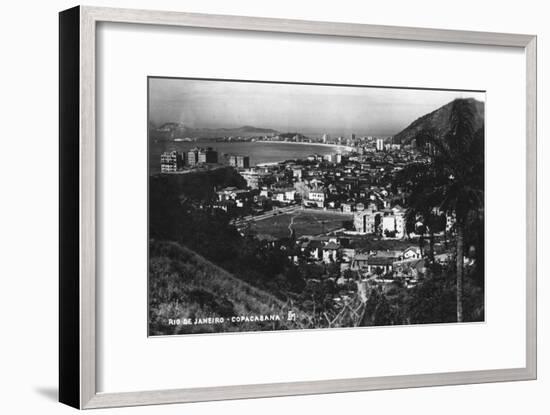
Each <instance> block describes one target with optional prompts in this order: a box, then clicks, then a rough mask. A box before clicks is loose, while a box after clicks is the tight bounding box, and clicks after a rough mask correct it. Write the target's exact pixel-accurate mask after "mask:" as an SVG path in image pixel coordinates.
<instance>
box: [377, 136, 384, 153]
mask: <svg viewBox="0 0 550 415" xmlns="http://www.w3.org/2000/svg"><path fill="white" fill-rule="evenodd" d="M376 150H377V151H383V150H384V139H383V138H377V139H376Z"/></svg>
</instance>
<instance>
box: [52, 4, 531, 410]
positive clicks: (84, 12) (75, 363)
mask: <svg viewBox="0 0 550 415" xmlns="http://www.w3.org/2000/svg"><path fill="white" fill-rule="evenodd" d="M100 22H117V23H132V24H142V25H164V26H176V27H178V26H179V27H194V28H203V29H217V30H220V29H223V30H240V31H243V30H245V31H251V32H272V33H291V34H310V35H324V36H336V37H340V38H367V39H390V40H396V41H425V42H437V43H444V44H470V45H483V46H489V47H492V46H493V47H502V46H504V47H510V48H516V49H520V50H522V51H524V54H525V72H526V77H527V78H526V85H527V88H526V91H525V94H526V95H525V99H526V113H525V115H526V125H525V132H526V137H527V140H526V154H527V160H526V164H527V183H526V188H527V196H526V197H527V199H526V209H527V215H526V216H527V234H526V241H527V252H526V264H525V266H526V280H525V284H526V286H525V287H526V307H527V308H526V316H527V321H526V331H525V345H526V349H525V350H526V359H525V362H526V365H525V367H521V368H503V369H498V370H479V371H465V372H450V373H425V374H415V375H402V376H384V377H365V378H349V379H332V380H322V381H303V382H289V383H272V384H249V385H238V386H219V387H205V388H193V389H171V390H155V391H135V392H124V393H99V392H98V391H97V389H96V371H97V370H98V368H97V356H96V300H97V298H96V296H97V294H96V174H97V171H96V168H97V167H96V166H97V164H96V161H97V159H96V30H97V25H98V23H100ZM59 35H60V38H59V42H60V43H59V46H60V54H59V55H60V60H59V68H60V74H59V80H60V91H59V95H60V275H59V290H60V300H59V301H60V305H59V306H60V313H59V315H60V317H59V319H60V321H59V323H60V334H59V340H60V347H59V358H60V359H59V360H60V363H59V400H60V402H62V403H65V404H68V405H70V406H73V407H75V408H79V409H88V408H105V407H119V406H132V405H150V404H168V403H182V402H196V401H214V400H225V399H241V398H261V397H275V396H289V395H305V394H321V393H335V392H351V391H368V390H380V389H396V388H413V387H424V386H435V385H457V384H471V383H484V382H501V381H519V380H531V379H535V378H536V373H537V370H536V369H537V334H536V329H537V328H536V325H537V301H536V280H537V277H536V275H537V269H536V262H537V261H536V259H537V246H536V243H537V237H536V224H537V212H536V198H537V194H536V187H537V186H536V180H537V166H536V159H537V148H536V146H537V131H536V101H537V97H536V93H537V74H536V59H537V57H536V54H537V38H536V36H534V35H523V34H507V33H485V32H472V31H456V30H441V29H423V28H412V27H392V26H379V25H366V24H355V23H353V24H352V23H334V22H319V21H303V20H286V19H273V18H257V17H241V16H223V15H207V14H195V13H181V12H166V11H151V10H128V9H112V8H99V7H87V6H78V7H75V8H72V9H68V10H65V11H63V12H61V13H60V15H59Z"/></svg>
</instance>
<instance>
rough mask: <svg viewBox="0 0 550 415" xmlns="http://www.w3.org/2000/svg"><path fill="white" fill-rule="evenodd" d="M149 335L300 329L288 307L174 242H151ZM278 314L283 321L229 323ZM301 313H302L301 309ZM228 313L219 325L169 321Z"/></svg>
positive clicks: (219, 315) (220, 315)
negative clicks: (234, 318) (289, 316)
mask: <svg viewBox="0 0 550 415" xmlns="http://www.w3.org/2000/svg"><path fill="white" fill-rule="evenodd" d="M149 257H150V258H149V334H150V335H166V334H184V333H209V332H222V331H227V332H228V331H257V330H285V329H295V328H300V327H298V325H299V323H297V322H296V323H294V322H287V321H286V314H287V312H288V311H289V310H290V308H289V306H288V305H286V304H285V303H283V302H282V301H280V300H278V299H277V298H275V297H274V296H272V295H270V294H268V293H267V292H265V291H262V290H260V289H257V288H255V287H253V286H251V285H250V284H247V283H246V282H244V281H242V280H240V279H238V278H235V277H234V276H233V275H231V274H230V273H229V272H227V271H225V270H223V269H221V268H219V267H218V266H216V265H214V264H213V263H211V262H210V261H208V260H206V259H205V258H204V257H202V256H200V255H198V254H197V253H195V252H193V251H191V250H190V249H188V248H185V247H183V246H181V245H179V244H177V243H175V242H165V241H154V240H151V241H150V244H149ZM269 314H278V315H280V317H281V321H278V322H272V321H271V322H247V323H231V322H227V320H228V318H229V319H230V318H231V317H232V316H244V315H248V316H260V315H269ZM297 314H298V313H297ZM208 317H225V318H226V323H224V324H220V325H216V326H214V325H206V324H202V325H168V324H167V322H168V319H178V318H179V319H184V318H187V319H195V318H208Z"/></svg>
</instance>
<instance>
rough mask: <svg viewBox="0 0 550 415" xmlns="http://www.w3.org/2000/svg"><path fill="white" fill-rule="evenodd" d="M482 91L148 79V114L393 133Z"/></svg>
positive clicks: (161, 119) (163, 118)
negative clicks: (458, 99)
mask: <svg viewBox="0 0 550 415" xmlns="http://www.w3.org/2000/svg"><path fill="white" fill-rule="evenodd" d="M470 97H471V98H475V99H477V100H479V101H485V93H483V92H468V91H445V90H421V89H400V88H380V87H378V88H376V87H356V86H353V87H348V86H325V85H296V84H274V83H258V82H241V81H238V82H232V81H220V80H216V81H211V80H191V79H169V78H150V79H149V120H150V121H151V122H153V123H155V124H156V125H160V124H162V123H165V122H178V123H183V124H185V125H186V126H188V127H192V128H222V127H225V128H236V127H241V126H244V125H250V126H254V127H258V128H272V129H274V130H277V131H279V132H301V133H304V134H307V133H328V134H351V133H356V134H364V135H393V134H396V133H398V132H399V131H401V130H402V129H403V128H405V127H407V126H408V125H409V124H410V123H411V122H413V121H414V120H415V119H417V118H418V117H421V116H422V115H425V114H427V113H429V112H431V111H434V110H436V109H437V108H439V107H441V106H443V105H445V104H447V103H449V102H451V101H452V100H454V99H455V98H470Z"/></svg>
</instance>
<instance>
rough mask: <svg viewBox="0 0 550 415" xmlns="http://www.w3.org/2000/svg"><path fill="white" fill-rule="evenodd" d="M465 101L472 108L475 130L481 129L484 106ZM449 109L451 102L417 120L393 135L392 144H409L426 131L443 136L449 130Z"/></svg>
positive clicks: (477, 102) (476, 102)
mask: <svg viewBox="0 0 550 415" xmlns="http://www.w3.org/2000/svg"><path fill="white" fill-rule="evenodd" d="M465 101H466V102H467V103H468V105H471V107H472V111H473V113H474V127H475V129H476V130H477V129H479V128H481V127H483V125H484V122H485V104H484V103H483V102H481V101H477V100H475V99H473V98H468V99H465ZM451 107H452V102H449V103H448V104H446V105H444V106H442V107H441V108H438V109H437V110H435V111H433V112H430V113H429V114H426V115H424V116H422V117H420V118H418V119H417V120H415V121H414V122H412V123H411V124H410V125H409V126H408V127H407V128H405V129H404V130H403V131H401V132H400V133H398V134H396V135H394V136H393V142H394V143H396V144H409V143H410V142H411V141H412V140H413V139H414V138H415V137H416V135H417V134H418V133H419V132H420V131H422V130H428V129H433V130H435V131H436V133H437V134H438V135H439V136H443V135H445V134H446V133H447V132H448V129H449V116H450V113H451Z"/></svg>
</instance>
